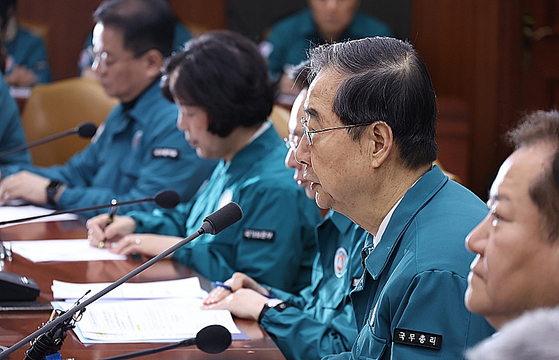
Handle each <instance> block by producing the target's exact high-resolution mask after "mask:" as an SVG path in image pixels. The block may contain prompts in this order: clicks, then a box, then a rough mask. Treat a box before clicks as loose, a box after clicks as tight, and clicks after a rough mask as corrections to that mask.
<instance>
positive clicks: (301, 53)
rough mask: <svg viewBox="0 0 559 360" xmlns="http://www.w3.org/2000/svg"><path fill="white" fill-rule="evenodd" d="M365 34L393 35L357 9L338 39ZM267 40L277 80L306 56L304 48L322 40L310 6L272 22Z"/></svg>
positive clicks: (384, 25)
mask: <svg viewBox="0 0 559 360" xmlns="http://www.w3.org/2000/svg"><path fill="white" fill-rule="evenodd" d="M368 36H393V34H392V31H391V30H390V28H389V27H388V26H387V25H386V24H385V23H383V22H381V21H380V20H378V19H374V18H372V17H370V16H369V15H367V14H365V13H362V12H357V13H356V14H355V17H354V18H353V20H352V21H351V23H350V24H349V27H348V28H347V29H346V30H345V32H344V33H343V34H342V36H341V38H340V41H341V40H354V39H361V38H365V37H368ZM267 42H268V43H269V45H271V47H270V50H271V53H270V55H269V56H268V63H269V65H268V66H269V71H270V74H271V75H272V77H273V78H275V79H279V77H280V76H281V74H282V73H283V71H284V68H285V66H286V65H297V64H299V63H300V62H301V61H303V60H306V59H307V50H309V49H311V48H312V47H314V46H316V45H320V44H324V39H322V38H321V36H320V35H319V33H318V29H317V27H316V24H315V22H314V20H313V17H312V13H311V11H310V9H304V10H302V11H299V12H298V13H296V14H294V15H291V16H289V17H287V18H285V19H283V20H281V21H279V22H278V23H277V24H275V25H274V26H273V27H272V29H271V31H270V36H269V37H268V40H267Z"/></svg>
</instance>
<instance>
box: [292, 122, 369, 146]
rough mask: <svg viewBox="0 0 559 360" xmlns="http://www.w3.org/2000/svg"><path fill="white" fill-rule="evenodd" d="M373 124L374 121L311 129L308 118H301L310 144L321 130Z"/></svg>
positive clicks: (304, 133) (304, 132)
mask: <svg viewBox="0 0 559 360" xmlns="http://www.w3.org/2000/svg"><path fill="white" fill-rule="evenodd" d="M371 124H373V123H363V124H353V125H344V126H335V127H331V128H326V129H320V130H309V123H308V121H307V119H305V118H304V117H302V118H301V125H302V126H303V135H305V136H306V137H307V139H308V140H309V145H312V138H313V136H314V134H317V133H321V132H326V131H330V130H337V129H350V128H354V127H359V126H369V125H371Z"/></svg>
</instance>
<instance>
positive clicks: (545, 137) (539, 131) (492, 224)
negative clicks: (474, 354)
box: [465, 110, 559, 359]
mask: <svg viewBox="0 0 559 360" xmlns="http://www.w3.org/2000/svg"><path fill="white" fill-rule="evenodd" d="M508 139H509V141H510V142H511V144H512V145H514V147H515V150H514V152H513V153H512V154H511V155H510V156H509V157H508V158H507V159H506V160H505V162H503V164H502V165H501V168H500V169H499V173H498V174H497V177H496V178H495V181H494V182H493V185H492V186H491V190H490V193H489V201H488V203H487V204H488V206H489V213H488V214H487V216H486V218H485V219H484V220H483V221H482V222H480V223H479V225H478V226H477V227H476V228H475V229H474V230H472V232H471V233H470V234H469V235H468V237H467V239H466V246H467V248H468V250H470V251H471V252H472V253H474V254H475V255H476V257H475V259H474V261H473V262H472V264H471V271H470V275H469V277H468V290H467V292H466V296H465V302H466V306H467V308H468V309H469V310H470V311H472V312H474V313H477V314H480V315H482V316H484V317H485V318H486V319H487V321H489V323H490V324H491V325H493V326H494V327H495V328H496V329H498V330H500V329H501V328H504V327H505V326H506V324H508V323H509V322H511V321H512V320H513V319H515V318H517V317H519V316H520V315H522V314H523V313H524V312H525V311H527V310H532V309H537V308H541V307H556V306H558V305H559V279H558V277H557V274H558V271H559V207H558V204H559V112H558V111H556V110H553V111H547V112H546V111H536V112H533V113H530V114H528V115H527V116H526V117H525V119H524V121H523V122H522V123H521V124H520V125H518V126H517V127H516V128H515V129H513V130H511V131H510V132H509V133H508ZM555 318H557V316H555ZM526 322H527V320H525V321H524V323H526ZM517 326H518V325H517ZM554 326H555V327H559V322H557V323H555V324H554ZM526 331H528V328H526ZM528 334H529V333H528V332H526V334H525V335H526V336H528ZM500 336H501V335H499V336H496V337H495V341H497V339H498V338H500ZM492 341H493V340H488V342H492ZM555 342H556V341H555ZM525 344H526V345H527V346H530V347H534V346H535V344H527V343H525ZM509 346H510V348H513V347H514V344H512V343H511V344H509ZM558 356H559V352H557V351H556V352H555V357H554V358H557V357H558ZM537 358H538V359H539V357H537Z"/></svg>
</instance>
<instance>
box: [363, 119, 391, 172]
mask: <svg viewBox="0 0 559 360" xmlns="http://www.w3.org/2000/svg"><path fill="white" fill-rule="evenodd" d="M361 141H364V142H365V143H366V144H368V145H367V146H368V148H367V152H368V154H369V157H370V158H371V164H372V165H373V166H374V167H375V168H377V167H379V166H381V165H382V164H383V163H384V162H385V161H386V159H387V158H388V156H389V155H390V153H391V152H392V148H393V146H394V136H393V134H392V128H391V127H390V126H388V124H386V123H385V122H383V121H377V122H375V123H373V124H372V125H369V126H367V127H366V130H365V131H364V132H363V135H362V137H361Z"/></svg>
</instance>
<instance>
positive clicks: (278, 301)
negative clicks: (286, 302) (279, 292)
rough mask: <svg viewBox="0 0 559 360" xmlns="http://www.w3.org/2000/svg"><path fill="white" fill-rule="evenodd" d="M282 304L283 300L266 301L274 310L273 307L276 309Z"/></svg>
mask: <svg viewBox="0 0 559 360" xmlns="http://www.w3.org/2000/svg"><path fill="white" fill-rule="evenodd" d="M282 302H283V301H282V300H281V299H270V300H268V301H266V305H268V306H269V307H271V308H273V307H276V306H277V305H279V304H281V303H282Z"/></svg>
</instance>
